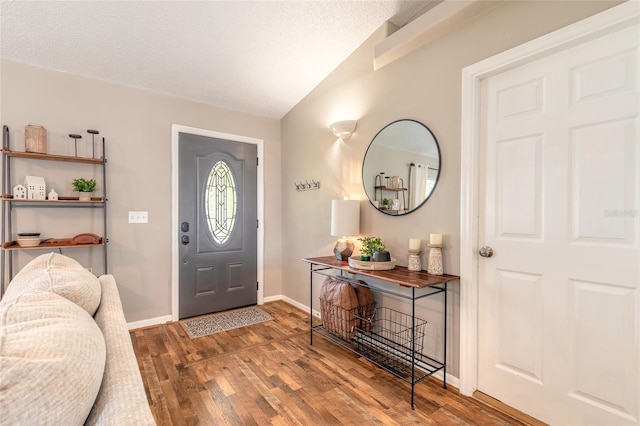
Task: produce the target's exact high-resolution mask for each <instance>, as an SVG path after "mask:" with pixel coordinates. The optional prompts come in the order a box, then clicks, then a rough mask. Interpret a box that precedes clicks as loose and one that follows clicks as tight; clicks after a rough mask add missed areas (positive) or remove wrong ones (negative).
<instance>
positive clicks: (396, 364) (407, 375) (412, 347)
mask: <svg viewBox="0 0 640 426" xmlns="http://www.w3.org/2000/svg"><path fill="white" fill-rule="evenodd" d="M303 261H305V262H307V263H309V265H310V273H309V297H310V301H309V314H310V315H309V344H310V345H313V333H318V334H320V335H322V336H323V337H325V338H327V339H328V340H330V341H332V342H334V343H336V344H338V345H340V346H342V347H344V348H345V349H348V350H350V351H352V352H354V353H355V354H357V355H358V356H362V357H364V358H366V359H367V360H369V361H370V362H372V363H374V364H375V365H377V366H378V367H380V368H382V369H384V370H386V371H388V372H390V373H391V374H393V375H395V376H396V377H398V378H400V379H401V380H404V381H405V382H407V383H409V384H410V385H411V408H412V409H414V408H415V407H414V395H415V393H414V390H415V385H416V384H417V383H419V382H420V381H422V380H424V379H426V378H427V377H429V376H431V375H433V374H434V373H435V372H437V371H440V370H442V372H443V387H444V388H445V389H446V388H447V365H446V359H447V283H448V282H450V281H457V280H459V279H460V277H459V276H456V275H447V274H445V275H430V274H428V273H427V272H426V271H409V270H408V269H407V268H406V267H403V266H396V267H395V268H394V269H391V270H386V271H377V270H366V269H354V268H351V267H350V266H349V263H348V262H346V261H341V260H337V259H336V258H335V257H334V256H323V257H311V258H306V259H303ZM314 274H318V275H324V276H327V277H331V278H338V279H341V280H344V281H347V282H350V283H353V284H356V285H361V286H364V287H368V288H370V289H371V290H372V291H376V292H380V293H385V294H389V295H392V296H394V297H398V298H401V299H405V300H409V301H410V302H411V314H405V315H407V325H408V326H407V330H406V334H407V338H406V339H405V340H403V341H402V342H400V343H399V344H398V343H397V342H391V344H389V345H386V344H385V343H384V341H385V339H376V338H375V337H374V338H373V339H372V338H370V337H369V336H368V333H366V332H360V330H359V331H358V334H357V335H356V337H355V339H354V340H348V339H344V338H343V337H341V336H339V335H337V334H335V333H332V332H331V331H329V330H327V329H326V328H325V327H323V324H322V323H320V324H317V325H313V308H312V306H313V275H314ZM363 278H365V279H366V278H375V279H377V280H381V281H384V282H387V283H391V284H394V285H397V286H399V287H398V288H397V289H396V288H394V286H389V288H386V287H382V286H379V285H375V284H372V283H370V282H365V281H363ZM400 287H404V288H405V289H407V290H408V291H402V289H401V288H400ZM440 293H442V294H443V296H444V297H443V299H444V327H443V328H444V349H443V355H442V357H443V358H442V359H443V361H438V360H436V359H434V358H431V357H428V356H426V355H424V354H423V353H422V352H421V351H418V350H416V334H415V333H416V323H426V321H422V320H420V319H419V318H416V316H415V312H416V300H419V299H422V298H424V297H430V296H434V295H436V294H440ZM423 337H424V335H423ZM362 342H364V345H362V344H361V343H362ZM371 346H373V347H374V349H375V350H373V351H370V350H365V351H363V350H362V348H363V347H367V348H370V347H371ZM390 359H391V360H392V361H393V362H388V360H390Z"/></svg>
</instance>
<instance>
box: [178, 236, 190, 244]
mask: <svg viewBox="0 0 640 426" xmlns="http://www.w3.org/2000/svg"><path fill="white" fill-rule="evenodd" d="M180 240H181V241H182V244H184V245H185V246H186V245H187V244H189V236H188V235H183V236H182V238H180Z"/></svg>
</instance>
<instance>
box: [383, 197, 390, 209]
mask: <svg viewBox="0 0 640 426" xmlns="http://www.w3.org/2000/svg"><path fill="white" fill-rule="evenodd" d="M389 207H391V200H390V199H388V198H383V199H382V209H383V210H388V209H389Z"/></svg>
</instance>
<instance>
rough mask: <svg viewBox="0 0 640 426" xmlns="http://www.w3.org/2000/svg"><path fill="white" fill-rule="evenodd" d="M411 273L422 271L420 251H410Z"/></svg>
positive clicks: (408, 267) (409, 268)
mask: <svg viewBox="0 0 640 426" xmlns="http://www.w3.org/2000/svg"><path fill="white" fill-rule="evenodd" d="M407 269H408V270H409V271H421V270H422V262H420V249H417V250H411V249H410V250H409V265H408V266H407Z"/></svg>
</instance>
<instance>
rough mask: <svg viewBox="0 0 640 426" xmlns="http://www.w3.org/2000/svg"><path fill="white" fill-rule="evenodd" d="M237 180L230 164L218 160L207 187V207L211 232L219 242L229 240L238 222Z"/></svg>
mask: <svg viewBox="0 0 640 426" xmlns="http://www.w3.org/2000/svg"><path fill="white" fill-rule="evenodd" d="M237 198H238V196H237V191H236V181H235V179H234V178H233V174H232V173H231V169H230V168H229V165H228V164H227V163H225V162H224V161H218V162H217V163H215V164H214V165H213V167H212V168H211V172H209V178H208V179H207V186H206V188H205V209H206V213H207V222H208V224H209V232H211V236H212V237H213V240H214V241H215V242H216V243H218V244H224V243H226V242H227V241H228V240H229V237H230V236H231V232H232V231H233V228H234V226H235V224H236V213H237Z"/></svg>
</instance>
